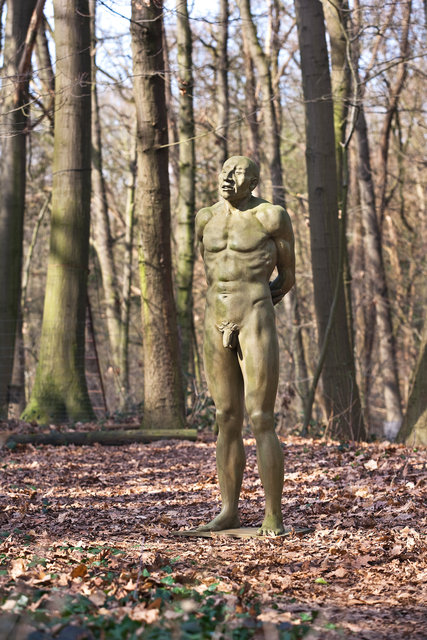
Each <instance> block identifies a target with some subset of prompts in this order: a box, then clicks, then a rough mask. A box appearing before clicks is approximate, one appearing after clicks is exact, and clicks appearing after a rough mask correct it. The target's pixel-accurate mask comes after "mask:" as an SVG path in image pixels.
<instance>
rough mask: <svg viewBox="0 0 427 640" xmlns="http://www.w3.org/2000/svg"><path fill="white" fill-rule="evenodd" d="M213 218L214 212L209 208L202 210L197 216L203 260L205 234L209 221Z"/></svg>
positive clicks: (197, 229) (198, 240)
mask: <svg viewBox="0 0 427 640" xmlns="http://www.w3.org/2000/svg"><path fill="white" fill-rule="evenodd" d="M211 218H212V210H211V209H210V208H209V207H205V208H204V209H200V211H198V212H197V215H196V238H197V244H198V247H199V251H200V255H201V256H202V258H203V254H204V246H203V232H204V230H205V227H206V225H207V223H208V222H209V220H210V219H211Z"/></svg>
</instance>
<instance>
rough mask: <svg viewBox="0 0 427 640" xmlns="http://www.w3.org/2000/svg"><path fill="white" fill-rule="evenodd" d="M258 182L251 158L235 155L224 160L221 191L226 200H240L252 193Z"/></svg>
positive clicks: (220, 182) (220, 177) (220, 179)
mask: <svg viewBox="0 0 427 640" xmlns="http://www.w3.org/2000/svg"><path fill="white" fill-rule="evenodd" d="M257 182H258V179H257V177H256V176H255V175H254V171H253V168H252V167H251V163H250V161H249V159H248V158H245V157H243V156H235V157H233V158H229V159H228V160H226V162H224V165H223V167H222V170H221V173H220V174H219V193H220V195H221V196H222V197H223V198H224V200H229V201H230V202H239V201H240V200H243V199H244V198H246V197H247V196H249V195H250V194H251V192H252V190H253V189H254V188H255V187H256V184H257Z"/></svg>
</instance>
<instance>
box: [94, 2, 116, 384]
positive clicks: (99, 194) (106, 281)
mask: <svg viewBox="0 0 427 640" xmlns="http://www.w3.org/2000/svg"><path fill="white" fill-rule="evenodd" d="M89 9H90V16H91V20H90V24H91V61H92V207H93V208H92V212H93V215H92V228H93V234H94V244H95V249H96V253H97V256H98V261H99V265H100V268H101V276H102V288H103V291H104V304H105V317H106V322H107V328H108V342H109V345H110V354H109V355H110V362H111V364H112V366H113V370H114V376H115V381H116V387H119V353H120V333H121V323H120V294H119V287H118V282H117V274H116V267H115V263H114V255H113V240H112V237H111V230H110V220H109V214H108V201H107V189H106V185H105V179H104V174H103V159H102V139H101V121H100V117H99V103H98V92H97V86H96V59H95V54H96V32H95V29H96V2H95V0H90V2H89Z"/></svg>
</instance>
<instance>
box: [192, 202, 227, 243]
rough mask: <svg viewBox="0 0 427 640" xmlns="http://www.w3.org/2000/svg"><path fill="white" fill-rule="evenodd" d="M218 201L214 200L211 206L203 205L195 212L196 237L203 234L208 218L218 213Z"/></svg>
mask: <svg viewBox="0 0 427 640" xmlns="http://www.w3.org/2000/svg"><path fill="white" fill-rule="evenodd" d="M220 204H221V203H220V202H216V203H215V204H213V205H212V206H211V207H203V209H200V210H199V211H198V212H197V214H196V234H197V237H198V238H201V237H202V236H203V230H204V228H205V227H206V225H207V223H208V222H209V220H210V219H211V218H212V217H213V216H214V215H215V214H216V213H218V211H219V209H220Z"/></svg>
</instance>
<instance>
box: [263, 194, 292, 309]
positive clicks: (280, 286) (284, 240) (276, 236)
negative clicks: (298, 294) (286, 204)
mask: <svg viewBox="0 0 427 640" xmlns="http://www.w3.org/2000/svg"><path fill="white" fill-rule="evenodd" d="M262 217H263V220H262V223H263V225H264V226H265V227H266V228H267V231H269V233H270V235H271V237H272V238H273V240H274V242H275V245H276V250H277V260H276V267H277V278H275V279H274V280H273V281H272V282H270V290H271V297H272V299H273V304H277V303H278V302H280V300H282V298H283V297H284V296H285V295H286V294H287V293H288V291H289V290H290V289H292V287H293V286H294V284H295V241H294V232H293V230H292V223H291V219H290V217H289V215H288V212H287V211H286V210H285V209H283V208H282V207H279V206H271V208H269V209H268V210H267V211H266V212H265V213H264V215H263V216H262Z"/></svg>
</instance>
